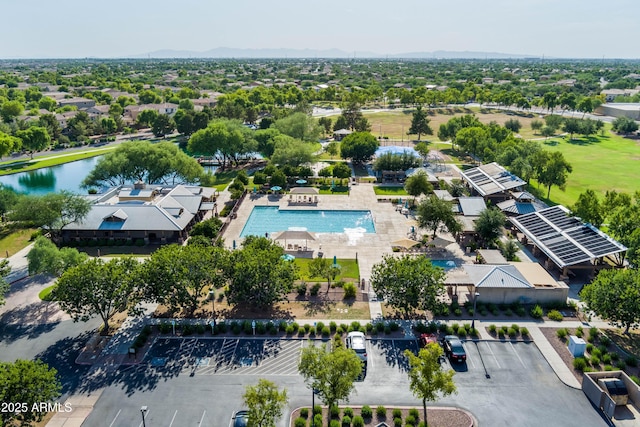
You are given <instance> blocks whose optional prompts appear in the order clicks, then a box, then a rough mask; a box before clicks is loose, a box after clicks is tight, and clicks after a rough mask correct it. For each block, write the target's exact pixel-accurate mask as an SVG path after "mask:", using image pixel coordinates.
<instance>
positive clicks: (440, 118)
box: [364, 106, 535, 141]
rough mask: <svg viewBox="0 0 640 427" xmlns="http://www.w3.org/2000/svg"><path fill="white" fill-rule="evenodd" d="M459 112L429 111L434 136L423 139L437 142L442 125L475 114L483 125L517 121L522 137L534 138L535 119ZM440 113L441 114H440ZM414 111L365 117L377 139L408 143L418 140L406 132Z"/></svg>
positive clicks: (466, 110)
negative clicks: (383, 138)
mask: <svg viewBox="0 0 640 427" xmlns="http://www.w3.org/2000/svg"><path fill="white" fill-rule="evenodd" d="M456 110H457V111H458V112H456V111H454V109H445V108H441V109H438V108H433V109H431V110H429V111H430V112H431V113H432V114H430V115H429V120H431V122H430V123H429V124H430V126H431V129H433V135H422V136H421V137H420V138H421V139H427V140H429V141H437V140H438V137H437V134H438V129H439V128H440V125H441V124H444V123H446V122H448V121H449V120H450V119H451V118H453V117H456V116H462V115H464V114H475V115H476V117H477V118H478V120H480V121H481V122H482V123H487V124H488V123H489V122H492V121H495V122H496V123H498V124H500V125H503V124H504V123H505V122H506V121H507V120H509V119H517V120H518V121H520V123H521V124H522V128H521V129H520V135H522V137H523V138H533V137H534V136H533V131H532V130H531V122H532V121H533V120H534V119H535V117H525V116H519V115H517V114H515V113H514V114H513V115H511V114H506V113H505V112H503V111H500V110H489V109H482V110H480V109H477V108H473V109H472V108H466V107H462V106H461V107H458V108H457V109H456ZM438 111H439V113H438ZM412 113H413V110H412V109H408V110H402V109H398V110H396V111H385V112H379V113H368V112H365V113H364V116H365V117H366V118H367V119H368V120H369V122H370V123H371V133H372V134H374V135H375V136H376V137H377V136H380V135H382V136H383V137H384V136H386V137H389V138H391V139H404V140H407V141H410V140H414V139H416V137H417V135H407V134H406V132H407V130H408V129H409V127H411V116H412Z"/></svg>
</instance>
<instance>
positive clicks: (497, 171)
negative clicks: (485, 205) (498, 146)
mask: <svg viewBox="0 0 640 427" xmlns="http://www.w3.org/2000/svg"><path fill="white" fill-rule="evenodd" d="M463 176H464V177H465V178H466V179H467V180H468V181H469V182H470V183H471V184H472V185H473V186H474V187H475V188H476V190H478V192H479V193H480V194H482V195H483V196H486V195H490V194H495V193H499V192H501V191H505V190H509V189H512V188H515V187H520V186H522V185H524V184H526V183H525V182H524V181H523V180H522V179H520V178H519V177H517V176H516V175H513V174H512V173H509V172H508V171H507V170H506V169H505V168H503V167H502V166H500V165H499V164H497V163H495V162H493V163H489V164H486V165H482V166H478V167H477V168H473V169H469V170H468V171H465V172H463Z"/></svg>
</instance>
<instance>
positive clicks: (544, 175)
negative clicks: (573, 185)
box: [538, 151, 573, 199]
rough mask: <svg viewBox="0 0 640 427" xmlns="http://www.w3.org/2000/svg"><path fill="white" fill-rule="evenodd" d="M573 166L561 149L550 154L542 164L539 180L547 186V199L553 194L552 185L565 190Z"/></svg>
mask: <svg viewBox="0 0 640 427" xmlns="http://www.w3.org/2000/svg"><path fill="white" fill-rule="evenodd" d="M572 170H573V168H572V167H571V165H570V164H569V162H567V161H566V160H565V158H564V155H563V154H562V153H561V152H559V151H554V152H552V153H550V154H549V156H548V158H547V161H546V162H545V163H544V164H543V165H542V169H541V171H540V172H539V173H538V182H540V183H541V184H543V185H546V186H547V199H548V198H549V195H550V194H551V186H552V185H556V186H558V188H560V189H561V190H563V191H564V188H565V186H566V184H567V177H568V175H569V174H570V173H571V171H572Z"/></svg>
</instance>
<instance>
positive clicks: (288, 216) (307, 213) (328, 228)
mask: <svg viewBox="0 0 640 427" xmlns="http://www.w3.org/2000/svg"><path fill="white" fill-rule="evenodd" d="M290 228H294V229H295V228H305V229H307V231H311V232H315V233H349V232H354V231H356V232H360V233H375V232H376V228H375V226H374V225H373V217H372V215H371V211H365V210H361V211H352V210H349V211H347V210H335V211H334V210H331V211H323V210H292V209H279V208H278V207H277V206H255V207H254V208H253V210H252V211H251V215H249V219H248V220H247V222H246V224H245V225H244V228H243V229H242V232H241V233H240V237H246V236H251V235H253V236H264V233H269V234H272V233H276V232H279V231H285V230H289V229H290Z"/></svg>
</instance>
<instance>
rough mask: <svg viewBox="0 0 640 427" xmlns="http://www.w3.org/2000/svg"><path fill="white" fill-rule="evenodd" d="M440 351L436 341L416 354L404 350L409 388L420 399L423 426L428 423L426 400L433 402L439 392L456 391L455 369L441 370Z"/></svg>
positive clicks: (449, 392)
mask: <svg viewBox="0 0 640 427" xmlns="http://www.w3.org/2000/svg"><path fill="white" fill-rule="evenodd" d="M442 353H443V352H442V347H440V345H438V344H437V343H430V344H427V346H426V347H424V348H421V349H420V351H419V352H418V355H417V356H416V355H415V354H414V353H413V352H412V351H411V350H405V351H404V355H405V356H406V357H407V359H408V360H409V370H408V374H409V388H410V389H411V392H412V393H413V395H414V396H415V397H417V398H418V399H422V411H423V414H424V425H425V426H426V425H428V421H427V401H429V402H435V401H436V399H438V395H439V394H442V395H443V396H448V395H450V394H453V393H456V385H455V383H454V382H453V375H454V374H455V371H454V370H446V371H444V370H442V365H440V362H439V360H440V357H441V356H442Z"/></svg>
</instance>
